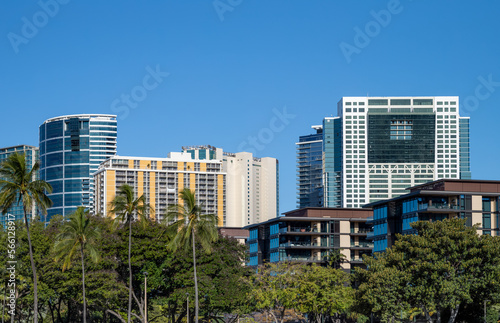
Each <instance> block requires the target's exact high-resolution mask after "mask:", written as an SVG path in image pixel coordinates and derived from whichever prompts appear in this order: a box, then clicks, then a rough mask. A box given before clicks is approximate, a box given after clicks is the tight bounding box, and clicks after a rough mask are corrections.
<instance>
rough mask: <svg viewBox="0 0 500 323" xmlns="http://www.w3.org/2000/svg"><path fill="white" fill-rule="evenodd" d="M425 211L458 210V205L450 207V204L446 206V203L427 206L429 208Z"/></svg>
mask: <svg viewBox="0 0 500 323" xmlns="http://www.w3.org/2000/svg"><path fill="white" fill-rule="evenodd" d="M427 209H428V210H432V209H447V210H458V209H459V207H458V205H451V204H447V203H440V204H432V205H429V206H427Z"/></svg>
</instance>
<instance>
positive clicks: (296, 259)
mask: <svg viewBox="0 0 500 323" xmlns="http://www.w3.org/2000/svg"><path fill="white" fill-rule="evenodd" d="M281 261H310V262H319V261H322V260H321V259H318V258H316V257H300V256H288V257H282V258H281Z"/></svg>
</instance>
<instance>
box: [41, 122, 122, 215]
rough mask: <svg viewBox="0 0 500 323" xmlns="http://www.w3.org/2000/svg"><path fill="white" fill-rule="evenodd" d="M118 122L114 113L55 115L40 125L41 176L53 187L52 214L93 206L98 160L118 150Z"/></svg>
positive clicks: (63, 213)
mask: <svg viewBox="0 0 500 323" xmlns="http://www.w3.org/2000/svg"><path fill="white" fill-rule="evenodd" d="M116 135H117V122H116V116H113V115H73V116H63V117H57V118H52V119H49V120H47V121H45V122H44V123H43V124H42V125H41V126H40V161H41V167H40V178H41V179H44V180H46V181H47V182H48V183H50V184H51V185H52V187H53V192H52V194H50V195H49V198H50V199H51V200H52V202H53V205H52V207H51V208H50V209H49V210H48V212H47V213H48V214H47V219H46V221H49V220H50V218H51V217H52V216H53V215H56V214H61V215H63V216H67V215H68V214H70V213H72V212H74V211H75V210H76V209H77V207H79V206H84V207H87V208H90V209H91V210H92V208H93V192H94V179H93V176H92V174H93V173H94V172H95V171H97V168H98V167H99V164H100V163H101V162H103V161H104V160H106V159H107V158H109V157H111V156H113V155H115V154H116Z"/></svg>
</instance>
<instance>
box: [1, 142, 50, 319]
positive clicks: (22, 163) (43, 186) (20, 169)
mask: <svg viewBox="0 0 500 323" xmlns="http://www.w3.org/2000/svg"><path fill="white" fill-rule="evenodd" d="M39 168H40V162H39V161H36V162H35V164H34V165H33V166H32V167H31V165H28V163H27V161H26V155H25V154H21V153H17V152H16V153H13V154H11V155H9V157H7V159H5V160H4V161H3V162H2V164H1V165H0V212H1V213H4V214H5V213H7V212H8V210H9V208H10V207H12V206H14V205H17V206H19V205H21V203H22V206H23V212H24V224H25V226H26V232H27V239H28V248H29V256H30V264H31V274H32V276H33V302H34V305H35V306H34V308H35V312H34V315H33V321H34V322H35V323H36V322H38V306H37V304H38V278H37V270H36V266H35V261H34V260H33V247H32V244H31V242H32V241H31V235H30V228H29V221H28V217H27V214H28V212H29V211H31V209H32V206H33V205H36V207H37V208H38V209H39V210H40V211H41V213H43V214H45V213H46V210H47V208H48V207H50V206H51V205H52V201H51V200H50V199H49V198H48V197H47V195H46V194H45V193H46V192H48V193H50V192H52V186H50V184H48V183H47V182H45V181H43V180H35V174H36V173H37V172H38V169H39Z"/></svg>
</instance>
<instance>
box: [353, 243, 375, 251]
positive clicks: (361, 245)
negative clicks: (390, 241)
mask: <svg viewBox="0 0 500 323" xmlns="http://www.w3.org/2000/svg"><path fill="white" fill-rule="evenodd" d="M351 248H370V249H373V242H355V243H351Z"/></svg>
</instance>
